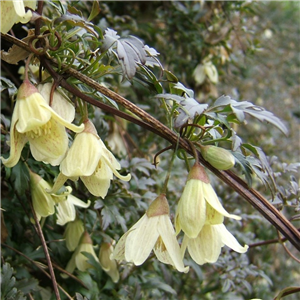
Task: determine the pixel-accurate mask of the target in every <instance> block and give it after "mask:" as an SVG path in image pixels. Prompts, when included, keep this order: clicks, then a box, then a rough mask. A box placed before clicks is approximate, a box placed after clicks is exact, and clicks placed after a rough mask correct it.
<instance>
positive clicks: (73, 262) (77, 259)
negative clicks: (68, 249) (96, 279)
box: [66, 231, 99, 273]
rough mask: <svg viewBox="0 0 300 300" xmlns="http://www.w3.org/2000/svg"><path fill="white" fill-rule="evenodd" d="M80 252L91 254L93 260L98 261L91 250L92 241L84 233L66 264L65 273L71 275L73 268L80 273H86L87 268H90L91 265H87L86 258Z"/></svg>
mask: <svg viewBox="0 0 300 300" xmlns="http://www.w3.org/2000/svg"><path fill="white" fill-rule="evenodd" d="M82 252H87V253H90V254H92V255H93V257H94V258H95V260H96V261H99V260H98V257H97V256H96V253H95V250H94V248H93V241H92V239H91V237H90V235H89V234H88V233H87V232H86V231H85V232H84V233H83V234H82V236H81V238H80V242H79V245H78V246H77V248H76V250H75V252H74V253H73V255H72V257H71V259H70V261H69V262H68V264H67V267H66V271H67V272H69V273H73V272H74V270H75V268H77V269H78V270H80V271H82V272H84V271H86V270H87V269H88V268H92V265H91V264H89V263H88V258H87V257H86V256H85V255H83V254H82Z"/></svg>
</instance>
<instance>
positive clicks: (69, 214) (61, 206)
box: [56, 194, 91, 226]
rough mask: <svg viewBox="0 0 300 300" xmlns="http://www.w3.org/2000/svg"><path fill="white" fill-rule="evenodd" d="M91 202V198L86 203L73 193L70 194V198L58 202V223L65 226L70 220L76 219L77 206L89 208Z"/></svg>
mask: <svg viewBox="0 0 300 300" xmlns="http://www.w3.org/2000/svg"><path fill="white" fill-rule="evenodd" d="M90 204H91V201H90V200H88V202H87V203H85V202H83V201H81V200H80V199H78V198H77V197H75V196H73V195H71V194H70V195H68V198H67V199H66V200H64V201H60V202H58V203H57V204H56V210H57V214H56V217H57V221H56V224H58V225H61V226H63V225H65V224H66V223H68V222H70V221H74V220H75V217H76V210H75V206H79V207H84V208H88V207H89V206H90Z"/></svg>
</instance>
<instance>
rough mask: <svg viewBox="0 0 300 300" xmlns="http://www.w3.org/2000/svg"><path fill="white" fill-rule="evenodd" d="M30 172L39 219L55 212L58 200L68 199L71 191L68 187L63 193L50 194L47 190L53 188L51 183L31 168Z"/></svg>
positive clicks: (32, 196)
mask: <svg viewBox="0 0 300 300" xmlns="http://www.w3.org/2000/svg"><path fill="white" fill-rule="evenodd" d="M29 174H30V189H31V198H32V204H33V208H34V211H35V213H36V216H37V218H38V220H40V219H41V217H48V216H50V215H53V214H54V213H55V204H56V202H58V201H66V199H67V195H68V193H70V191H69V190H68V189H67V191H66V192H64V193H62V194H61V195H54V194H49V193H48V192H47V190H50V189H51V188H52V187H51V186H50V184H49V183H48V182H47V181H45V180H44V179H43V178H42V177H41V176H39V175H38V174H36V173H34V172H32V171H31V170H29Z"/></svg>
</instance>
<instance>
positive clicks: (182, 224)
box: [175, 163, 248, 265]
mask: <svg viewBox="0 0 300 300" xmlns="http://www.w3.org/2000/svg"><path fill="white" fill-rule="evenodd" d="M224 217H228V218H232V219H236V220H240V219H241V218H240V217H239V216H236V215H232V214H229V213H228V212H227V211H226V210H225V209H224V208H223V206H222V204H221V203H220V201H219V199H218V196H217V195H216V193H215V191H214V189H213V188H212V186H211V184H210V182H209V179H208V176H207V174H206V172H205V170H204V168H203V167H202V166H201V165H200V164H199V163H195V165H194V166H193V167H192V169H191V171H190V173H189V175H188V179H187V183H186V186H185V188H184V191H183V193H182V196H181V198H180V200H179V203H178V207H177V211H176V217H175V225H176V232H177V233H179V232H180V231H181V230H182V231H183V232H184V234H185V235H184V238H183V243H182V253H184V252H185V250H186V248H187V249H188V251H189V253H190V255H191V257H192V258H193V260H194V261H195V262H197V263H198V264H199V265H202V264H204V263H213V262H216V261H217V259H218V257H219V255H220V252H221V248H222V247H223V246H224V245H227V246H228V247H230V248H232V249H233V250H235V251H236V252H239V253H244V252H246V251H247V249H248V246H247V245H246V246H244V247H242V246H241V245H240V244H239V243H238V242H237V240H236V239H235V237H234V236H233V235H232V234H231V233H230V232H229V231H228V230H227V229H226V227H225V226H224V224H223V221H224Z"/></svg>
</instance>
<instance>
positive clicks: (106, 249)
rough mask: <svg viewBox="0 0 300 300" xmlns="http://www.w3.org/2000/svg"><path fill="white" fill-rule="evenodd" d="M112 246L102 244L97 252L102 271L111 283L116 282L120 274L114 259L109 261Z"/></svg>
mask: <svg viewBox="0 0 300 300" xmlns="http://www.w3.org/2000/svg"><path fill="white" fill-rule="evenodd" d="M113 250H114V248H113V246H112V244H111V243H102V244H101V247H100V251H99V262H100V265H101V267H102V269H103V270H104V271H105V272H106V273H107V274H108V275H109V276H110V277H111V279H112V281H113V282H115V283H116V282H118V281H119V279H120V274H119V270H118V266H117V262H116V260H115V259H111V257H110V256H111V255H112V253H113Z"/></svg>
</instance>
